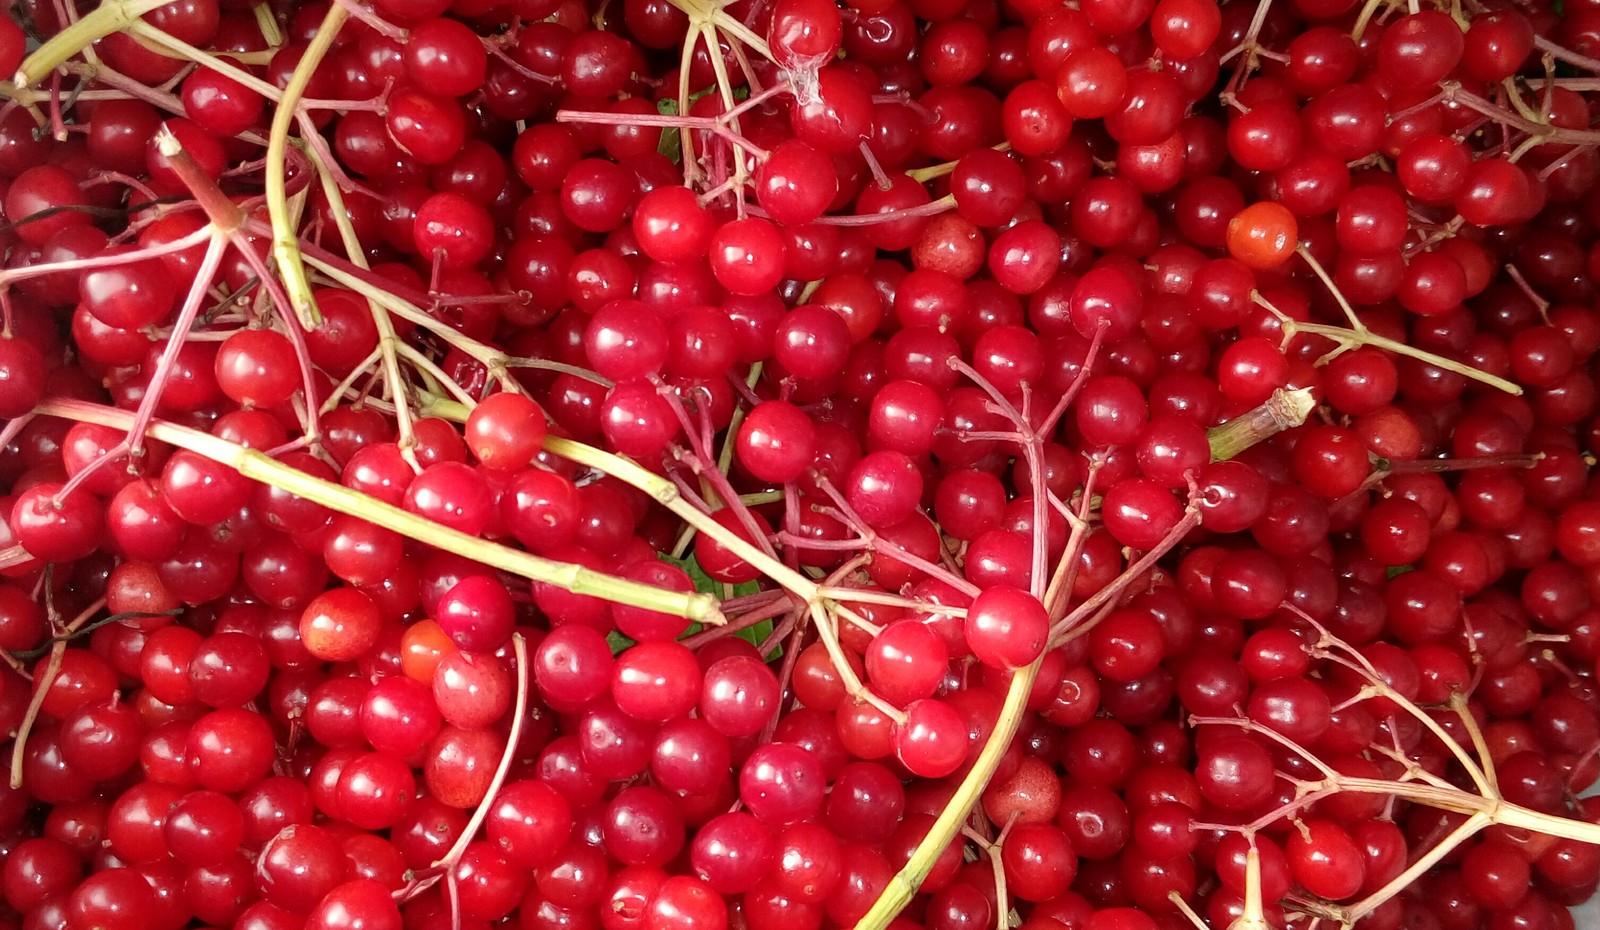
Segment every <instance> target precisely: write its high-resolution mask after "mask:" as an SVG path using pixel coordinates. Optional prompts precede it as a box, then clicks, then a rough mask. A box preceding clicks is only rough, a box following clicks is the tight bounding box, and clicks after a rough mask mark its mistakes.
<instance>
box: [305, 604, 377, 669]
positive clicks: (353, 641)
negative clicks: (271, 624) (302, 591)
mask: <svg viewBox="0 0 1600 930" xmlns="http://www.w3.org/2000/svg"><path fill="white" fill-rule="evenodd" d="M382 625H383V614H382V613H381V612H380V611H379V610H378V605H377V604H374V603H373V602H372V598H370V597H368V596H367V595H365V594H363V593H362V592H360V591H357V590H356V589H355V588H334V589H332V590H329V591H324V592H322V593H321V594H319V595H317V596H316V598H315V599H314V600H313V601H312V602H311V603H310V604H307V605H306V609H305V611H304V612H303V613H302V614H301V615H300V640H301V641H302V642H303V643H305V647H306V651H308V652H310V653H311V654H312V655H313V656H316V657H317V658H318V659H321V660H322V661H324V662H352V661H354V660H356V659H358V658H360V657H361V656H363V655H365V654H366V652H367V650H369V649H371V648H372V646H373V644H374V643H376V642H377V641H378V629H379V628H380V627H381V626H382Z"/></svg>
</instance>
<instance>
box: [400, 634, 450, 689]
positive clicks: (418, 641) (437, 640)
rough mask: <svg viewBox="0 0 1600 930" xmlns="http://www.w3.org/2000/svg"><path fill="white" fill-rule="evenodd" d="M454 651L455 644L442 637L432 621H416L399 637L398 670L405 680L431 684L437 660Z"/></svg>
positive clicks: (437, 663)
mask: <svg viewBox="0 0 1600 930" xmlns="http://www.w3.org/2000/svg"><path fill="white" fill-rule="evenodd" d="M455 651H456V644H455V643H452V642H451V641H450V637H448V636H446V635H444V630H442V629H440V628H439V624H438V622H437V621H434V620H418V621H417V622H416V623H413V624H411V625H410V626H408V627H406V631H405V632H404V633H402V634H401V635H400V670H401V671H403V672H405V675H406V677H407V678H410V679H412V680H413V681H420V682H422V683H423V684H425V685H431V684H433V671H434V669H436V668H438V667H439V660H440V659H443V658H444V657H445V656H446V655H449V654H450V653H452V652H455Z"/></svg>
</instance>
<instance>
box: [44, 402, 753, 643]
mask: <svg viewBox="0 0 1600 930" xmlns="http://www.w3.org/2000/svg"><path fill="white" fill-rule="evenodd" d="M36 412H38V413H40V414H42V415H45V416H58V417H64V418H66V419H69V420H78V421H80V422H84V423H96V424H99V425H101V426H109V427H112V428H120V429H127V428H129V427H131V426H132V425H133V420H134V417H133V414H131V413H129V412H127V411H124V410H117V409H115V408H112V407H105V406H101V405H100V404H91V403H88V402H86V401H78V400H47V401H45V402H44V403H42V404H40V405H39V407H38V408H37V411H36ZM146 432H147V434H148V435H149V436H150V438H152V439H158V440H160V441H162V442H166V443H170V444H172V445H174V446H177V447H179V448H181V449H188V450H189V451H191V452H195V453H198V454H200V455H203V456H205V457H206V458H208V459H211V460H213V461H216V462H221V463H222V464H224V465H227V466H230V467H232V468H233V469H235V470H237V471H238V472H239V474H241V475H244V476H245V477H246V478H250V479H252V480H255V481H259V482H261V483H263V484H267V485H271V486H272V487H275V488H279V489H281V490H284V491H287V492H289V493H290V494H293V495H295V496H296V497H303V498H305V499H306V500H308V501H311V502H313V503H316V504H321V505H322V506H324V507H327V508H328V509H329V510H333V511H336V512H338V513H342V514H347V515H349V516H353V517H359V518H361V519H363V520H366V521H368V522H369V523H374V524H377V525H378V526H381V527H383V528H384V529H387V530H393V531H394V532H396V533H399V534H400V535H402V536H405V537H407V538H408V539H414V540H416V541H418V542H421V543H425V544H427V545H430V546H434V547H436V548H439V549H442V550H444V551H446V552H454V553H456V554H457V555H460V556H463V557H465V558H468V559H472V560H473V561H476V562H482V563H483V564H485V565H488V566H489V567H491V568H498V569H500V570H501V571H505V572H510V573H511V574H513V575H519V576H521V577H523V578H527V579H529V580H531V581H536V582H540V583H543V584H549V585H553V586H555V587H558V588H562V589H565V590H567V591H571V592H573V593H574V594H582V595H587V596H590V597H597V598H600V599H601V600H606V601H611V602H612V603H617V604H628V605H630V606H634V607H639V608H642V609H644V610H653V611H658V612H660V613H665V614H671V615H673V616H679V617H684V618H687V619H689V620H694V621H696V622H699V623H707V624H714V623H721V622H723V617H722V611H721V610H720V609H719V608H718V606H717V601H716V599H715V598H713V597H712V596H711V595H709V594H681V593H679V592H676V591H667V590H664V589H662V588H657V587H652V586H651V585H646V584H640V583H638V582H636V581H629V580H627V579H624V578H617V577H614V576H612V575H607V574H605V573H603V572H597V571H594V570H592V569H589V568H585V567H583V566H581V565H573V564H570V563H566V562H555V561H552V560H550V559H544V558H540V557H538V556H536V555H531V554H529V553H526V552H523V551H521V550H518V549H512V548H509V547H507V546H502V545H500V544H498V543H493V542H490V541H488V540H486V539H479V538H478V537H476V536H469V535H467V534H466V533H463V532H461V531H459V530H453V529H451V528H449V527H446V526H441V525H440V524H438V523H435V522H433V521H432V520H428V519H426V518H424V517H420V516H418V515H416V514H414V513H411V512H410V511H407V510H402V509H401V508H399V507H396V506H394V505H393V504H389V503H385V502H384V501H380V500H377V499H376V498H373V497H371V496H369V495H366V494H362V493H361V492H359V491H355V490H352V489H350V488H347V487H344V486H343V485H340V484H336V483H334V482H332V481H324V480H323V479H321V478H315V477H312V476H311V475H308V474H306V473H305V472H303V471H300V470H299V469H297V468H291V467H290V466H288V465H285V464H283V463H282V462H279V461H278V460H276V459H274V458H271V457H269V456H267V455H266V454H265V453H262V452H260V451H258V450H256V449H247V448H245V447H244V446H241V445H237V444H235V443H231V442H228V441H227V440H225V439H219V438H218V437H216V436H212V435H210V434H209V433H202V432H200V431H199V430H194V429H189V428H188V427H185V426H178V425H176V424H174V423H166V422H162V421H159V420H157V421H153V422H151V423H150V425H149V427H148V428H147V430H146Z"/></svg>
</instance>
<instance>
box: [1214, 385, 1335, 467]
mask: <svg viewBox="0 0 1600 930" xmlns="http://www.w3.org/2000/svg"><path fill="white" fill-rule="evenodd" d="M1316 407H1317V402H1316V400H1315V399H1313V398H1312V396H1311V389H1310V388H1295V389H1294V390H1292V391H1290V390H1285V389H1283V388H1278V389H1277V390H1275V391H1273V392H1272V396H1271V397H1269V398H1267V399H1266V400H1265V401H1263V402H1262V403H1261V405H1260V406H1258V407H1256V408H1254V409H1252V410H1250V411H1249V412H1248V413H1245V414H1243V415H1241V416H1238V417H1235V418H1234V419H1232V420H1229V421H1228V422H1226V423H1224V424H1222V425H1221V426H1214V427H1212V428H1211V429H1210V431H1209V432H1208V433H1207V434H1206V435H1207V438H1208V439H1209V440H1210V441H1211V460H1212V461H1213V462H1222V461H1226V460H1228V459H1231V458H1233V457H1234V456H1236V455H1238V454H1239V453H1241V452H1243V451H1244V450H1246V449H1248V448H1250V447H1251V446H1253V445H1255V444H1256V443H1258V442H1261V441H1263V440H1266V439H1270V438H1272V437H1273V436H1276V435H1277V434H1279V433H1281V432H1283V431H1284V430H1286V429H1293V428H1295V427H1296V426H1299V425H1300V424H1302V423H1304V422H1305V421H1306V417H1308V416H1310V415H1311V411H1313V410H1315V409H1316Z"/></svg>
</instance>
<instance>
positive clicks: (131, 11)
mask: <svg viewBox="0 0 1600 930" xmlns="http://www.w3.org/2000/svg"><path fill="white" fill-rule="evenodd" d="M166 2H167V0H106V2H104V3H102V4H100V5H99V6H98V7H96V8H94V9H93V10H91V11H90V12H89V13H87V14H85V15H84V17H83V18H82V19H79V20H78V21H77V22H75V23H73V24H72V25H70V26H68V27H66V28H65V29H63V30H61V31H60V32H58V33H56V34H55V35H53V36H51V37H50V39H49V41H47V42H45V43H44V44H43V45H41V46H39V47H38V48H36V49H34V51H33V54H31V55H29V56H28V57H27V58H26V59H24V60H23V62H22V67H20V68H18V69H17V75H16V77H15V78H14V80H15V82H16V85H17V87H19V88H27V87H32V86H33V85H35V84H37V83H39V82H40V81H42V80H44V79H45V78H46V77H47V76H49V74H50V72H52V71H54V70H55V69H57V68H59V67H60V66H62V65H63V64H66V63H67V61H69V60H71V58H72V56H74V55H76V54H78V53H79V52H81V51H83V50H84V49H85V48H87V47H89V46H90V45H93V44H94V43H95V42H97V41H99V40H101V39H103V38H105V37H106V36H108V35H111V34H112V33H113V32H118V31H120V30H122V29H125V28H126V27H127V26H128V25H129V24H131V23H132V22H133V21H134V20H136V19H138V18H139V17H141V16H143V15H144V14H146V13H148V12H150V11H151V10H154V9H156V8H157V7H159V6H163V5H164V4H165V3H166Z"/></svg>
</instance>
